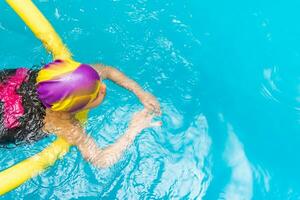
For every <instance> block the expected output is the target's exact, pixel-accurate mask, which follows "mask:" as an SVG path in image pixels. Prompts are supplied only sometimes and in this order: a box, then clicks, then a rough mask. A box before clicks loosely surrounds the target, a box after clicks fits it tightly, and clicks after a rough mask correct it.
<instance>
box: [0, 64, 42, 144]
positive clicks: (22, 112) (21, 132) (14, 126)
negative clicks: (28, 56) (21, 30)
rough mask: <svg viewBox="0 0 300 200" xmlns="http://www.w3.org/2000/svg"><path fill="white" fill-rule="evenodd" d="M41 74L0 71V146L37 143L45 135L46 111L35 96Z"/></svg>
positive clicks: (23, 69)
mask: <svg viewBox="0 0 300 200" xmlns="http://www.w3.org/2000/svg"><path fill="white" fill-rule="evenodd" d="M37 73H38V71H36V70H29V69H26V68H18V69H7V70H2V71H0V110H1V112H0V122H1V124H0V145H7V144H9V143H14V144H19V143H22V142H25V141H26V142H30V141H35V140H37V139H39V138H41V137H43V136H44V135H45V134H44V133H42V131H41V128H42V127H43V125H44V123H43V120H44V117H45V107H44V106H43V104H42V103H41V102H40V100H39V98H38V96H37V92H36V76H37Z"/></svg>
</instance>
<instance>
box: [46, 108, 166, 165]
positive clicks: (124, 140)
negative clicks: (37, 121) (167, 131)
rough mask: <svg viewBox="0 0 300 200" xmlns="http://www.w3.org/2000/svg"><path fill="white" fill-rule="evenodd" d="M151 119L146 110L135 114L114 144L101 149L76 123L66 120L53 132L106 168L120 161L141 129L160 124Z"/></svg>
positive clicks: (94, 163)
mask: <svg viewBox="0 0 300 200" xmlns="http://www.w3.org/2000/svg"><path fill="white" fill-rule="evenodd" d="M153 117H154V116H153V115H152V114H149V113H148V112H147V111H146V110H143V111H140V112H138V113H136V114H135V115H134V116H133V118H132V121H131V123H130V125H129V128H128V130H127V131H126V132H125V133H124V134H123V135H122V136H121V137H120V138H119V139H118V140H117V141H116V142H115V143H114V144H111V145H110V146H108V147H106V148H103V149H102V148H100V147H99V146H98V145H97V144H96V142H95V141H94V139H92V138H91V137H90V136H88V135H87V134H86V133H85V131H84V129H83V128H82V127H81V126H80V124H79V123H78V122H77V121H71V120H67V121H65V122H64V123H59V124H56V127H57V128H55V130H53V131H55V133H56V134H57V135H58V136H60V137H62V138H64V139H65V140H66V141H67V142H69V143H70V144H72V145H76V146H77V147H78V149H79V150H80V152H81V154H82V156H83V157H84V158H85V159H86V160H87V161H89V162H91V163H92V164H93V165H94V166H96V167H99V168H106V167H110V166H112V165H114V164H115V163H116V162H117V161H118V160H119V159H120V157H121V156H122V154H123V152H124V151H125V150H126V149H127V148H128V147H129V146H130V145H131V144H132V142H133V141H134V139H135V137H136V136H137V135H138V134H139V133H140V132H141V131H142V130H143V129H145V128H149V127H156V126H160V125H161V122H152V119H153ZM60 121H61V120H60ZM46 123H47V121H46ZM50 123H54V121H52V122H50V121H49V123H48V124H46V125H47V126H46V127H50V126H51V125H50Z"/></svg>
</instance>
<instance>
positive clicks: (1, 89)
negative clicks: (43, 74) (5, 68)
mask: <svg viewBox="0 0 300 200" xmlns="http://www.w3.org/2000/svg"><path fill="white" fill-rule="evenodd" d="M27 72H28V69H26V68H19V69H17V70H16V73H15V75H13V76H10V77H8V79H7V80H6V81H5V82H4V83H0V100H1V101H2V102H3V107H4V108H3V109H4V113H3V115H4V126H5V128H9V129H11V128H15V127H18V126H19V125H20V122H19V118H20V117H21V116H22V115H24V108H23V105H22V96H21V95H19V94H17V90H18V89H19V88H20V86H21V84H22V83H23V82H24V81H27V76H28V74H27Z"/></svg>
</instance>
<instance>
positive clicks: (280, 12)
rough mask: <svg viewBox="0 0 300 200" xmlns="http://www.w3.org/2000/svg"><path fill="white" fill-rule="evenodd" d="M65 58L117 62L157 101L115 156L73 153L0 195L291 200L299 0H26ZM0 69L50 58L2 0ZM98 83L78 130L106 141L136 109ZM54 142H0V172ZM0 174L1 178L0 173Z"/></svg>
mask: <svg viewBox="0 0 300 200" xmlns="http://www.w3.org/2000/svg"><path fill="white" fill-rule="evenodd" d="M34 2H35V3H36V4H37V6H38V7H39V8H40V9H41V11H42V12H43V13H44V14H45V15H46V16H47V17H48V18H49V20H50V21H51V22H52V24H53V25H54V27H55V28H56V30H57V31H58V32H59V34H61V36H62V38H63V40H64V41H65V42H66V43H67V45H68V47H69V48H70V49H71V50H72V52H73V54H74V56H75V59H76V60H79V61H82V62H86V63H96V62H102V63H105V64H108V65H113V66H116V67H117V68H118V69H120V70H122V71H123V72H125V73H126V74H127V75H129V76H130V77H131V78H133V79H135V80H137V82H139V83H140V84H141V85H142V86H143V88H145V89H146V90H148V91H150V92H153V93H154V94H155V95H156V96H157V97H158V99H159V100H160V102H161V106H162V110H163V116H162V117H161V119H162V120H163V123H164V124H163V127H162V128H156V129H148V130H145V131H144V132H143V133H142V134H141V135H139V136H138V137H137V139H136V140H135V143H134V145H132V146H131V147H130V148H129V150H128V151H127V152H126V153H125V155H124V156H123V157H122V159H121V160H120V162H119V163H117V164H116V165H115V166H113V167H112V168H110V169H106V170H99V169H96V168H94V167H92V166H91V165H90V164H88V163H87V162H85V161H84V160H83V159H82V157H81V155H80V153H79V152H78V150H77V149H76V148H72V149H71V152H70V153H68V154H67V155H66V156H65V157H64V159H62V160H60V161H58V162H57V163H56V164H55V166H54V167H51V168H49V169H48V170H47V171H46V172H45V173H42V174H41V175H39V176H38V177H36V178H34V179H32V180H30V181H28V182H27V183H26V184H24V185H22V186H21V187H19V188H18V189H16V190H15V191H13V192H11V193H9V194H7V195H5V196H2V197H0V199H209V200H210V199H229V200H235V199H272V200H273V199H299V198H300V184H299V178H300V172H299V168H300V162H299V158H298V152H299V150H300V145H299V142H300V137H299V135H298V134H299V133H300V131H299V130H300V128H299V120H300V118H299V117H300V114H299V110H300V84H299V78H300V68H299V66H300V49H299V45H300V26H298V24H299V18H300V13H299V12H298V8H299V6H300V2H299V1H296V0H290V1H270V0H265V1H259V0H252V1H237V0H235V1H234V0H229V1H215V0H211V1H202V0H200V1H187V0H181V1H179V0H165V1H158V0H152V1H147V0H137V1H129V0H124V1H120V0H112V1H96V0H90V1H82V0H72V1H71V0H65V1H56V0H39V1H38V0H35V1H34ZM0 9H1V14H0V66H1V69H3V68H9V67H14V66H27V67H30V66H33V65H39V64H40V63H44V62H47V61H49V60H50V56H49V55H47V54H46V52H45V51H44V49H43V47H42V45H41V43H40V42H39V41H38V40H36V39H35V38H34V37H33V34H32V33H31V32H30V30H28V28H26V27H25V25H24V24H23V22H22V21H21V20H20V19H19V18H18V17H17V16H16V15H15V14H14V13H13V12H12V10H11V9H10V8H9V7H8V6H7V5H6V4H5V3H4V2H3V1H1V2H0ZM140 108H141V105H140V104H139V102H138V100H137V99H136V98H135V97H134V96H133V95H132V94H130V93H129V92H126V91H124V90H123V89H121V88H119V87H117V86H115V85H113V84H111V83H108V95H107V97H106V100H105V102H104V104H103V105H102V106H100V107H98V108H97V109H95V110H93V111H92V112H91V116H90V120H89V124H88V127H87V131H88V132H89V133H90V134H91V135H92V136H93V137H94V138H95V139H96V140H97V142H98V143H99V144H100V145H102V146H106V145H108V144H110V143H112V142H113V141H115V139H116V138H118V137H119V136H120V135H122V133H123V132H124V131H125V129H126V126H127V123H128V120H129V119H130V117H131V115H132V113H134V112H135V111H136V110H137V109H140ZM53 139H54V138H53V137H50V138H47V139H45V140H43V141H40V142H38V143H36V144H34V145H27V146H22V147H19V148H17V149H0V155H1V156H0V163H1V164H0V170H2V169H4V168H6V167H8V166H10V165H12V164H13V163H15V162H17V161H19V160H22V159H24V158H25V157H28V156H30V155H33V154H34V153H36V152H38V151H40V150H42V149H43V147H45V146H46V145H47V144H49V143H50V141H52V140H53ZM0 181H1V180H0Z"/></svg>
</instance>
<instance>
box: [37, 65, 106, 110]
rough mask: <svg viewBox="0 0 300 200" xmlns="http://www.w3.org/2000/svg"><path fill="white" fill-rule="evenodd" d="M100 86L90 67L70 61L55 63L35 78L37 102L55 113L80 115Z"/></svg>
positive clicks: (97, 77)
mask: <svg viewBox="0 0 300 200" xmlns="http://www.w3.org/2000/svg"><path fill="white" fill-rule="evenodd" d="M100 86H101V82H100V76H99V74H98V73H97V71H96V70H95V69H94V68H93V67H91V66H90V65H87V64H80V63H77V62H75V61H71V60H66V61H63V60H55V61H54V62H52V63H49V64H47V65H45V66H44V67H43V68H42V69H41V70H40V71H39V73H38V76H37V93H38V96H39V99H40V100H41V102H42V103H43V104H44V105H45V106H46V107H47V108H51V109H52V110H54V111H68V112H76V111H79V110H80V109H82V108H84V107H85V106H87V105H88V104H89V103H91V102H93V101H94V100H95V99H96V98H97V96H98V94H99V90H100Z"/></svg>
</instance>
